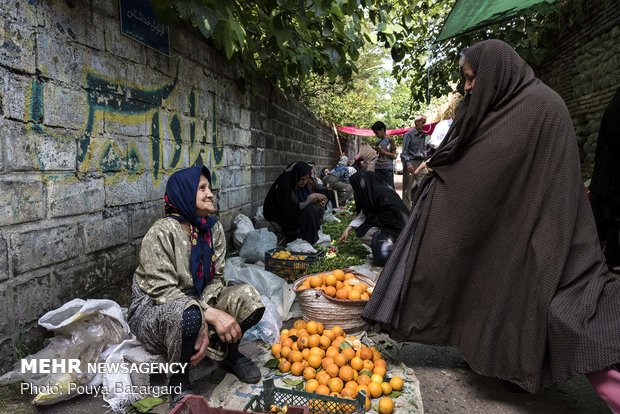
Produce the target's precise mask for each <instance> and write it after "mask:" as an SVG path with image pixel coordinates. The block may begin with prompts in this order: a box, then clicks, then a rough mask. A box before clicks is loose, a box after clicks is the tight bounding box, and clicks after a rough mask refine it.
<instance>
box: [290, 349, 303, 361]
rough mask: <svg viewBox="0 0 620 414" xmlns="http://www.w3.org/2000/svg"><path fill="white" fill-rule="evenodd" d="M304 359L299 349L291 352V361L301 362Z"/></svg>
mask: <svg viewBox="0 0 620 414" xmlns="http://www.w3.org/2000/svg"><path fill="white" fill-rule="evenodd" d="M303 359H304V356H303V354H302V353H301V352H299V351H292V352H291V362H301V361H302V360H303Z"/></svg>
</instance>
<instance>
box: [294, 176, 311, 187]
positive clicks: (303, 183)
mask: <svg viewBox="0 0 620 414" xmlns="http://www.w3.org/2000/svg"><path fill="white" fill-rule="evenodd" d="M309 182H310V174H306V175H304V176H303V177H301V178H300V179H299V180H297V186H298V187H301V188H303V187H305V186H306V184H308V183H309Z"/></svg>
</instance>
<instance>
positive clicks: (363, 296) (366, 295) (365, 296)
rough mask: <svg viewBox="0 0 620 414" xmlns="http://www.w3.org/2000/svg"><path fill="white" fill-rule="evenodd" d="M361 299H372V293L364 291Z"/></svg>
mask: <svg viewBox="0 0 620 414" xmlns="http://www.w3.org/2000/svg"><path fill="white" fill-rule="evenodd" d="M360 299H361V300H366V301H367V300H369V299H370V295H369V294H368V293H366V292H364V293H362V294H361V296H360Z"/></svg>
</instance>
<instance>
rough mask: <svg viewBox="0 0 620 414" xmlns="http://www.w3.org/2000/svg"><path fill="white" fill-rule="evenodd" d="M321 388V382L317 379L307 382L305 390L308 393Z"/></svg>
mask: <svg viewBox="0 0 620 414" xmlns="http://www.w3.org/2000/svg"><path fill="white" fill-rule="evenodd" d="M318 386H319V382H318V381H317V380H315V379H310V380H309V381H308V382H306V386H305V390H306V391H308V392H315V391H316V389H317V388H318Z"/></svg>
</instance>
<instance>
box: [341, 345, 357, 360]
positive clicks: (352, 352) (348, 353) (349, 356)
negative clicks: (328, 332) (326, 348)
mask: <svg viewBox="0 0 620 414" xmlns="http://www.w3.org/2000/svg"><path fill="white" fill-rule="evenodd" d="M341 353H342V354H343V355H344V356H345V357H347V361H351V360H352V359H353V358H355V350H354V349H353V348H351V347H349V348H345V349H343V350H342V352H341Z"/></svg>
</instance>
